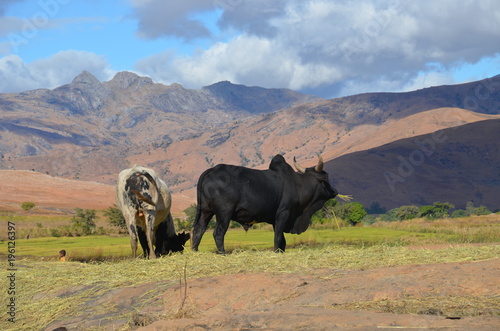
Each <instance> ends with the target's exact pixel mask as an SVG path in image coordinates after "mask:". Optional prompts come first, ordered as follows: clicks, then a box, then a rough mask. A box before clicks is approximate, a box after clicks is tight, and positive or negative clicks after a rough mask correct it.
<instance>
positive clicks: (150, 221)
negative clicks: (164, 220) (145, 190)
mask: <svg viewBox="0 0 500 331" xmlns="http://www.w3.org/2000/svg"><path fill="white" fill-rule="evenodd" d="M145 212H146V237H147V240H148V249H149V250H148V252H149V258H150V259H156V253H155V249H154V246H153V243H154V242H155V233H154V228H155V219H156V213H155V211H152V210H148V211H145Z"/></svg>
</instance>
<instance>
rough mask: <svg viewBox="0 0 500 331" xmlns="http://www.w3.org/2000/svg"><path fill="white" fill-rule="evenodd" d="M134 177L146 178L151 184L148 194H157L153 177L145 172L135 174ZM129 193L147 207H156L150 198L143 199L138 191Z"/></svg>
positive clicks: (133, 190)
mask: <svg viewBox="0 0 500 331" xmlns="http://www.w3.org/2000/svg"><path fill="white" fill-rule="evenodd" d="M134 175H135V176H144V177H146V179H147V180H148V181H149V183H150V184H151V187H150V192H159V190H158V185H157V184H156V180H155V179H154V177H153V176H151V174H150V173H148V172H146V171H142V172H139V173H135V174H134ZM134 175H133V176H134ZM130 192H131V193H133V194H134V195H135V196H136V197H137V199H138V200H140V201H143V202H145V203H147V204H148V205H151V206H154V207H156V203H155V202H154V201H152V200H151V199H150V198H148V197H145V196H144V195H142V194H141V193H140V192H139V191H138V190H135V189H131V190H130Z"/></svg>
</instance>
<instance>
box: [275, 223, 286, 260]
mask: <svg viewBox="0 0 500 331" xmlns="http://www.w3.org/2000/svg"><path fill="white" fill-rule="evenodd" d="M285 225H286V219H284V218H280V217H278V218H277V219H276V222H275V224H273V229H274V251H275V252H276V253H283V252H284V251H285V248H286V239H285V234H284V231H285Z"/></svg>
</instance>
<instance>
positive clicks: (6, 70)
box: [0, 50, 114, 92]
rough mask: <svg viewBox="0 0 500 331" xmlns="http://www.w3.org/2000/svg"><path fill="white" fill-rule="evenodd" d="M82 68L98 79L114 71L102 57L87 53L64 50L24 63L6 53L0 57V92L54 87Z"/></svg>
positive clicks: (17, 57)
mask: <svg viewBox="0 0 500 331" xmlns="http://www.w3.org/2000/svg"><path fill="white" fill-rule="evenodd" d="M83 70H87V71H89V72H90V73H92V74H93V75H94V76H96V78H97V79H99V80H101V81H103V80H108V79H110V78H111V77H112V75H113V74H114V73H113V72H112V71H111V70H110V69H109V66H108V63H107V62H106V59H105V58H104V57H102V56H99V55H96V54H93V53H90V52H84V51H74V50H69V51H63V52H59V53H57V54H54V55H52V56H50V57H48V58H44V59H39V60H36V61H33V62H31V63H25V62H24V61H23V60H22V59H21V58H20V57H19V56H17V55H8V56H5V57H3V58H0V91H2V92H20V91H26V90H31V89H36V88H55V87H57V86H60V85H64V84H68V83H70V82H71V81H72V80H73V78H75V76H77V75H78V74H80V73H81V72H82V71H83Z"/></svg>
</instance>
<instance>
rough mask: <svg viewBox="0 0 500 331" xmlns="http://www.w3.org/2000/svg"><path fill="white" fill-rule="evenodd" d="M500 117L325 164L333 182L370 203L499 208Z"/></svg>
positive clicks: (391, 144)
mask: <svg viewBox="0 0 500 331" xmlns="http://www.w3.org/2000/svg"><path fill="white" fill-rule="evenodd" d="M499 129H500V119H492V120H486V121H480V122H475V123H471V124H467V125H463V126H459V127H456V128H451V129H444V130H440V131H437V132H434V133H431V134H426V135H420V136H417V137H413V138H407V139H402V140H398V141H395V142H392V143H389V144H385V145H382V146H379V147H376V148H372V149H369V150H365V151H360V152H355V153H351V154H347V155H343V156H341V157H339V158H336V159H334V160H331V161H329V162H327V163H326V165H325V169H326V170H327V171H328V172H329V173H330V174H331V175H332V177H333V182H334V185H335V187H336V188H337V189H338V190H339V192H341V193H343V194H352V195H353V196H354V200H355V201H359V202H361V203H363V204H364V205H366V206H369V205H370V204H371V203H372V202H378V203H379V204H380V205H381V206H383V207H385V208H387V209H391V208H395V207H399V206H401V205H410V204H415V205H429V204H433V203H434V202H438V201H439V202H451V203H453V204H454V205H455V206H456V207H457V208H464V207H465V204H466V202H467V201H473V202H474V204H475V205H476V206H478V205H485V206H487V207H488V208H490V209H491V210H495V209H498V208H500V198H499V197H500V130H499Z"/></svg>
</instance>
